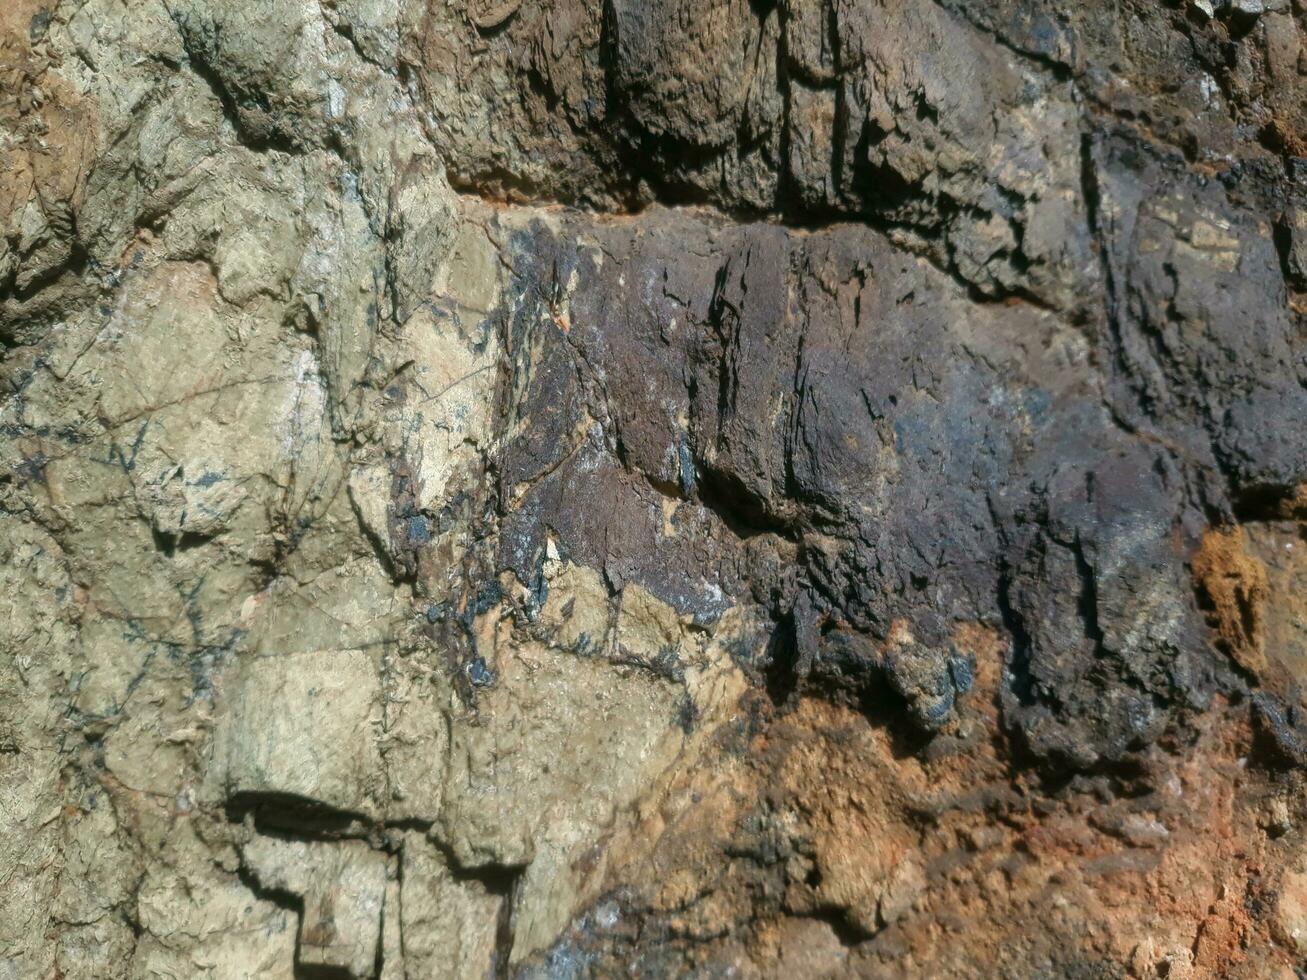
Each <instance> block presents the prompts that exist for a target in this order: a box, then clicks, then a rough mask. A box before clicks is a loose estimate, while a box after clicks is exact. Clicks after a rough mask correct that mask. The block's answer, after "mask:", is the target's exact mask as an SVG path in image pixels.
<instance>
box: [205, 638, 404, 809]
mask: <svg viewBox="0 0 1307 980" xmlns="http://www.w3.org/2000/svg"><path fill="white" fill-rule="evenodd" d="M217 701H218V714H217V719H216V721H215V727H214V736H213V755H212V760H211V763H210V765H211V769H210V773H211V777H210V778H211V779H212V780H213V787H212V791H213V792H215V793H216V794H217V799H219V800H221V799H233V798H237V797H241V796H248V797H253V798H255V799H258V798H262V797H270V798H273V799H278V798H286V797H289V798H292V799H295V800H299V801H302V802H306V803H313V804H320V805H322V806H327V807H331V808H333V809H337V810H342V811H346V812H350V813H361V814H366V815H370V816H375V815H377V814H378V812H379V809H380V790H381V786H380V783H381V779H382V769H381V757H380V753H379V752H378V749H377V737H378V734H379V731H378V729H379V726H380V717H381V687H380V681H379V679H378V673H377V666H376V664H375V663H374V662H373V660H372V658H371V656H369V655H368V654H367V653H364V652H363V651H359V650H321V651H315V652H312V653H298V654H288V655H283V656H276V655H271V656H262V657H251V658H246V659H243V660H241V661H240V662H238V663H236V664H234V665H232V667H230V668H229V672H227V673H226V674H225V676H224V677H223V678H222V679H221V681H220V682H219V694H218V698H217Z"/></svg>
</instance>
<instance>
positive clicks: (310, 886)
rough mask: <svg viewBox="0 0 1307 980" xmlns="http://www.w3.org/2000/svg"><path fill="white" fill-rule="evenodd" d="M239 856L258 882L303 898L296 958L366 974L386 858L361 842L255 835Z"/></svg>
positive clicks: (377, 928) (376, 939) (371, 962)
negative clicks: (305, 839)
mask: <svg viewBox="0 0 1307 980" xmlns="http://www.w3.org/2000/svg"><path fill="white" fill-rule="evenodd" d="M241 858H242V860H243V862H244V863H245V865H246V867H248V868H249V869H250V870H251V872H252V873H253V874H254V876H255V877H256V878H257V879H258V880H259V882H260V884H261V885H262V886H263V887H265V888H269V889H275V890H278V891H285V892H292V893H293V894H295V895H298V896H300V897H301V898H302V899H303V901H304V910H303V913H302V914H301V918H300V924H299V947H298V951H297V953H296V958H297V961H298V962H299V963H300V964H301V965H302V966H305V967H330V968H333V969H336V970H342V971H344V972H345V973H346V974H348V975H349V976H351V977H371V976H373V974H374V967H375V965H376V959H377V947H378V945H379V943H380V942H381V921H382V912H383V908H384V906H385V897H386V887H387V884H386V877H387V876H386V856H385V855H384V854H381V853H379V852H377V851H374V850H372V849H371V848H370V847H368V845H367V844H365V843H363V842H361V841H352V840H342V841H330V842H317V841H312V842H309V841H295V840H289V841H288V840H279V839H275V838H270V837H262V836H256V837H255V838H254V839H253V840H251V841H249V842H248V843H246V844H245V845H244V846H243V847H242V848H241Z"/></svg>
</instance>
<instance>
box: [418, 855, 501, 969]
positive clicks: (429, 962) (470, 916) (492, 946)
mask: <svg viewBox="0 0 1307 980" xmlns="http://www.w3.org/2000/svg"><path fill="white" fill-rule="evenodd" d="M400 880H401V884H400V908H401V913H400V915H401V917H402V918H401V923H402V925H401V928H402V931H403V937H404V941H403V946H404V976H405V977H407V978H409V980H417V978H419V977H447V978H449V980H484V978H485V977H488V976H490V975H491V974H492V970H493V968H494V965H495V962H496V956H497V953H498V945H497V943H498V931H499V925H500V916H501V909H502V905H503V901H504V899H503V897H502V896H501V895H498V894H495V893H493V892H491V891H489V890H487V888H486V887H485V885H484V884H482V883H481V882H480V881H478V880H476V879H475V878H468V877H462V878H460V877H457V876H455V874H454V873H453V872H451V871H450V869H449V866H448V865H447V864H446V863H445V860H444V859H443V857H442V856H441V854H440V852H439V851H438V850H437V849H436V848H435V847H434V846H432V844H431V843H430V842H429V841H427V840H424V839H423V838H422V836H421V835H420V834H415V833H407V834H405V835H404V850H403V873H402V875H401V877H400Z"/></svg>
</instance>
